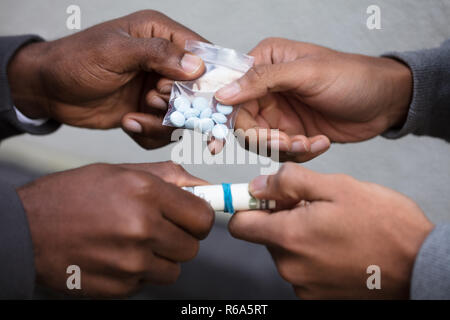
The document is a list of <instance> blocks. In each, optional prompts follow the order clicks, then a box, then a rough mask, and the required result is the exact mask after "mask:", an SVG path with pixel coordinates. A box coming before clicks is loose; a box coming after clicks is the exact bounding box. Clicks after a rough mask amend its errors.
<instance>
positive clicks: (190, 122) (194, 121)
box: [184, 117, 200, 129]
mask: <svg viewBox="0 0 450 320" xmlns="http://www.w3.org/2000/svg"><path fill="white" fill-rule="evenodd" d="M199 122H200V119H199V118H197V117H190V118H188V119H187V120H186V122H185V123H184V127H185V128H186V129H194V128H195V127H198V125H199Z"/></svg>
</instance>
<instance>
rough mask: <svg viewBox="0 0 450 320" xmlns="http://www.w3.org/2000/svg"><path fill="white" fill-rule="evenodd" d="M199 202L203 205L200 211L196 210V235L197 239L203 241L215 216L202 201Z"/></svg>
mask: <svg viewBox="0 0 450 320" xmlns="http://www.w3.org/2000/svg"><path fill="white" fill-rule="evenodd" d="M199 200H200V201H202V202H204V203H202V204H201V206H200V208H199V209H200V210H198V212H199V215H198V233H199V238H200V239H204V238H206V236H207V235H208V234H209V231H211V228H212V226H213V225H214V220H215V214H214V211H213V210H212V208H211V207H210V206H209V205H208V204H207V203H206V202H205V201H204V200H201V199H199Z"/></svg>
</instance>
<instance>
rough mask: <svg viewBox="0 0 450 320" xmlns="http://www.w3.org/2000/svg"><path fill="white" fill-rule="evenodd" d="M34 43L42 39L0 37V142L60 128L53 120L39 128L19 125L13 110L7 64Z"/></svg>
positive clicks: (26, 36)
mask: <svg viewBox="0 0 450 320" xmlns="http://www.w3.org/2000/svg"><path fill="white" fill-rule="evenodd" d="M34 41H42V38H40V37H37V36H33V35H24V36H14V37H0V140H2V139H5V138H8V137H10V136H13V135H17V134H21V133H25V132H27V133H30V134H47V133H51V132H53V131H55V130H56V129H58V127H59V126H60V124H59V123H58V122H56V121H54V120H49V121H47V122H46V123H44V124H43V125H41V126H33V125H29V124H24V123H21V122H20V121H19V120H18V119H17V116H16V113H15V111H14V109H13V101H12V98H11V94H10V88H9V83H8V74H7V71H8V63H9V61H10V60H11V58H12V57H13V56H14V54H15V53H16V51H17V50H18V49H20V48H21V47H22V46H24V45H26V44H28V43H30V42H34Z"/></svg>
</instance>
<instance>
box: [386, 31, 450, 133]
mask: <svg viewBox="0 0 450 320" xmlns="http://www.w3.org/2000/svg"><path fill="white" fill-rule="evenodd" d="M383 56H386V57H391V58H394V59H397V60H400V61H402V62H404V63H405V64H406V65H408V66H409V68H410V69H411V71H412V75H413V96H412V101H411V105H410V108H409V112H408V116H407V120H406V122H405V124H404V125H403V127H402V128H399V129H397V130H393V129H391V130H388V131H387V132H385V133H384V134H383V136H384V137H386V138H389V139H396V138H400V137H403V136H404V135H407V134H409V133H413V134H416V135H429V136H433V137H439V138H443V139H445V140H446V141H449V142H450V125H449V122H450V39H449V40H447V41H445V42H444V43H443V44H442V46H441V47H439V48H435V49H427V50H421V51H414V52H400V53H399V52H391V53H386V54H384V55H383Z"/></svg>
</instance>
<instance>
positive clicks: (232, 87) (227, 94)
mask: <svg viewBox="0 0 450 320" xmlns="http://www.w3.org/2000/svg"><path fill="white" fill-rule="evenodd" d="M240 91H241V86H240V85H239V83H237V82H236V81H233V82H232V83H230V84H227V85H226V86H225V87H223V88H222V89H220V90H219V91H217V92H216V98H217V99H218V100H225V99H229V98H232V97H234V96H235V95H237V94H238V93H239V92H240Z"/></svg>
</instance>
